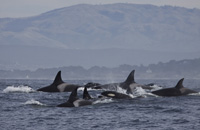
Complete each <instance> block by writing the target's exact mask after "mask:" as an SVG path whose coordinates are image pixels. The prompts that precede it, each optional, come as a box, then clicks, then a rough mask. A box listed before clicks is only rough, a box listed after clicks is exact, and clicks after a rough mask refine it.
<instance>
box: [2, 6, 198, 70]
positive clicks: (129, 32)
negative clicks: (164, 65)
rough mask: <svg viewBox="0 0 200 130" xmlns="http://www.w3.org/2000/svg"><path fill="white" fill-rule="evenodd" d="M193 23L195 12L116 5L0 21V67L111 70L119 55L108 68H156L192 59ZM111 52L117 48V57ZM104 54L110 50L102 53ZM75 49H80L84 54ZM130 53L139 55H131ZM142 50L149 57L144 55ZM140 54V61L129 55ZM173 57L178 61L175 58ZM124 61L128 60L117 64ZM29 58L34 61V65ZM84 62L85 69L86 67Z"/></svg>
mask: <svg viewBox="0 0 200 130" xmlns="http://www.w3.org/2000/svg"><path fill="white" fill-rule="evenodd" d="M199 23H200V10H199V9H187V8H183V7H172V6H161V7H158V6H154V5H138V4H121V3H119V4H108V5H87V4H83V5H74V6H70V7H64V8H61V9H56V10H52V11H49V12H46V13H42V14H41V15H37V16H32V17H25V18H13V19H12V18H5V19H3V18H1V19H0V46H1V48H0V54H1V55H0V63H1V64H4V66H6V65H5V62H7V63H9V62H10V63H11V62H12V63H13V62H14V63H19V64H23V65H26V66H31V65H32V64H35V65H37V66H39V67H44V66H46V67H53V66H54V65H56V66H63V65H67V66H68V65H81V64H82V63H83V66H84V67H85V66H87V67H90V66H93V65H94V64H93V63H96V64H99V65H100V66H111V61H112V59H116V57H120V55H121V57H120V59H118V61H117V60H115V62H113V64H112V66H116V65H120V64H124V63H125V64H133V63H134V61H135V62H136V64H150V63H152V61H154V63H157V62H159V61H162V62H166V61H169V60H181V59H185V58H197V57H198V55H199V51H200V50H199V48H200V44H199V41H200V37H199V36H200V24H199ZM16 46H19V47H21V48H19V47H18V48H16ZM23 48H24V49H23ZM32 48H35V51H36V52H34V51H32V50H31V49H32ZM112 48H117V49H121V50H119V52H120V55H119V54H118V52H117V51H116V50H115V51H113V50H112ZM59 49H61V50H59ZM106 49H111V50H112V51H110V53H107V52H106ZM123 49H130V50H132V51H133V52H131V51H127V52H128V53H127V54H126V52H125V51H124V50H123ZM27 50H29V51H27ZM69 50H74V51H73V52H71V51H69ZM79 50H85V52H84V54H82V53H80V52H79ZM87 50H89V51H88V52H90V53H88V52H87ZM90 50H92V51H90ZM95 50H96V52H98V54H96V52H95ZM99 50H102V53H105V52H106V53H105V54H107V56H105V55H101V54H102V53H101V52H100V51H99ZM134 50H141V51H137V53H135V52H134ZM148 51H152V52H154V53H152V54H149V53H148ZM68 52H70V53H68ZM122 52H123V53H122ZM167 52H168V54H167ZM27 53H28V54H27ZM47 53H48V54H49V55H47ZM145 53H146V56H145V57H144V59H140V58H139V57H136V56H135V55H137V56H140V55H144V54H145ZM177 53H178V54H181V55H182V56H180V55H179V56H178V55H176V54H177ZM38 54H40V55H38ZM148 54H149V55H148ZM68 55H70V56H71V57H70V56H68ZM122 55H123V57H122ZM165 55H167V57H168V58H166V56H165ZM91 56H96V57H93V58H91V59H90V60H88V59H87V58H86V57H91ZM131 56H132V58H131ZM12 57H13V58H12ZM21 57H23V60H22V58H21ZM41 57H42V58H43V59H41ZM73 57H74V58H73ZM169 57H171V59H169ZM126 58H129V59H130V60H133V61H125V60H123V59H126ZM30 59H34V63H32V61H30ZM44 59H45V60H44ZM48 59H49V60H48ZM58 59H59V60H58ZM63 59H65V60H63ZM82 59H84V60H85V61H84V60H82ZM99 59H100V60H101V63H100V62H99ZM155 59H158V60H155ZM46 60H47V61H48V62H47V61H46ZM76 60H77V61H80V60H82V62H77V61H76ZM44 61H46V62H47V63H45V62H44ZM50 61H51V62H50ZM90 61H92V62H91V64H90V65H89V63H87V65H86V62H90ZM29 62H31V63H32V64H30V63H29ZM55 62H56V63H55ZM108 62H109V63H108ZM96 64H95V65H96ZM50 65H52V66H50ZM37 68H38V67H37Z"/></svg>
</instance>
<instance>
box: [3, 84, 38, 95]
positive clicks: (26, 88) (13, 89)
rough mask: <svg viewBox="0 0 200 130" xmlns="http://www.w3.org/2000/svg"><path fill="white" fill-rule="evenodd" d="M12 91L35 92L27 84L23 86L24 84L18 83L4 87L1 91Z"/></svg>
mask: <svg viewBox="0 0 200 130" xmlns="http://www.w3.org/2000/svg"><path fill="white" fill-rule="evenodd" d="M12 92H24V93H31V92H35V90H34V89H32V88H31V87H29V86H24V85H20V86H17V87H15V86H8V87H7V88H5V89H4V90H3V93H12Z"/></svg>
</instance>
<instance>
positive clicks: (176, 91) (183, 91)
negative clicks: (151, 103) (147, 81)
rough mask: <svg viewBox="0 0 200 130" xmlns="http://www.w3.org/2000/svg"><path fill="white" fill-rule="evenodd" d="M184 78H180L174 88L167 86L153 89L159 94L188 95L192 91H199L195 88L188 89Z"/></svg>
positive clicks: (167, 95) (154, 92)
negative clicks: (184, 83) (184, 84)
mask: <svg viewBox="0 0 200 130" xmlns="http://www.w3.org/2000/svg"><path fill="white" fill-rule="evenodd" d="M183 80H184V78H182V79H180V80H179V81H178V83H177V85H176V86H175V87H173V88H165V89H160V90H157V91H153V92H152V93H153V94H155V95H158V96H166V97H169V96H182V95H188V94H191V93H198V92H196V91H194V90H190V89H187V88H185V87H184V86H183Z"/></svg>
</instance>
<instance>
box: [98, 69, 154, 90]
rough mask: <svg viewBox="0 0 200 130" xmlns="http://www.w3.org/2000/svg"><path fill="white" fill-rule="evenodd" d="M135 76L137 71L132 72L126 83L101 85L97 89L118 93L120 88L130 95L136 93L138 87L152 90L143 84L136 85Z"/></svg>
mask: <svg viewBox="0 0 200 130" xmlns="http://www.w3.org/2000/svg"><path fill="white" fill-rule="evenodd" d="M134 74H135V70H132V71H131V72H130V74H129V75H128V77H127V79H126V80H125V81H124V82H121V83H110V84H105V85H99V86H97V87H98V89H99V88H101V89H108V90H111V91H117V87H120V88H122V89H124V90H126V91H127V93H128V94H129V93H133V92H134V91H135V88H136V87H141V88H143V89H152V88H151V86H150V85H141V84H138V83H136V82H135V78H134Z"/></svg>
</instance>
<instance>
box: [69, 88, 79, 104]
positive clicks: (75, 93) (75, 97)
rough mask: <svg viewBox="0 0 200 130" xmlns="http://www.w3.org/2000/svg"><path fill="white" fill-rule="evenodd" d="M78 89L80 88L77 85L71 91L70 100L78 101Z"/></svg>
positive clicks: (71, 101)
mask: <svg viewBox="0 0 200 130" xmlns="http://www.w3.org/2000/svg"><path fill="white" fill-rule="evenodd" d="M77 89H78V87H76V88H75V89H74V90H73V91H72V93H71V94H70V96H69V99H68V102H70V103H73V102H74V101H76V100H77V99H78V97H77Z"/></svg>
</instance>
